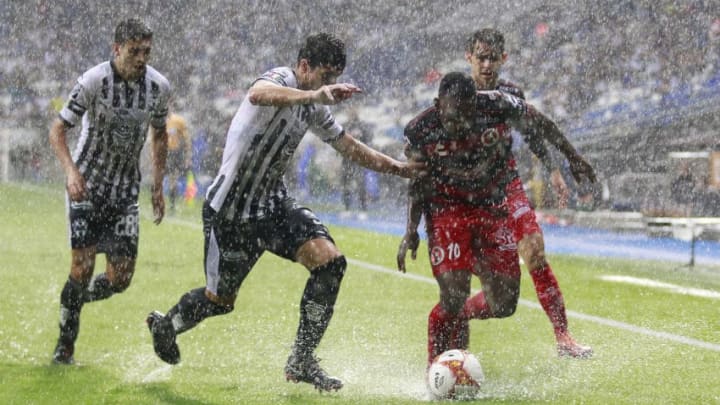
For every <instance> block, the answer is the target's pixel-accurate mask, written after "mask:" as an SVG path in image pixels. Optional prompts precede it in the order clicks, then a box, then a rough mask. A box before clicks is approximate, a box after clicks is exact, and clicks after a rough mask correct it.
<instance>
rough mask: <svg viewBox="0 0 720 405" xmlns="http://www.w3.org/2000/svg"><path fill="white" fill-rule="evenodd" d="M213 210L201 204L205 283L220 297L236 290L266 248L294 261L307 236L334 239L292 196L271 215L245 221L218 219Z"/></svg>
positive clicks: (207, 205) (312, 214)
mask: <svg viewBox="0 0 720 405" xmlns="http://www.w3.org/2000/svg"><path fill="white" fill-rule="evenodd" d="M215 214H216V213H215V211H214V210H213V209H212V207H210V203H209V202H208V201H206V202H205V204H204V206H203V233H204V235H205V279H206V282H207V285H206V287H207V289H208V291H210V292H212V293H213V294H215V295H218V296H221V297H228V296H233V295H236V294H237V291H238V289H239V288H240V285H241V284H242V282H243V280H244V279H245V277H246V276H247V275H248V274H249V273H250V270H251V269H252V267H253V266H254V265H255V263H256V262H257V260H258V259H259V258H260V256H261V255H262V254H263V252H265V251H266V250H268V251H270V252H272V253H274V254H276V255H278V256H280V257H284V258H285V259H288V260H291V261H295V255H296V254H297V251H298V249H300V246H302V245H303V244H304V243H305V242H307V241H309V240H312V239H317V238H324V239H327V240H329V241H331V242H333V243H334V241H333V239H332V237H330V232H329V231H328V229H327V227H325V225H323V224H322V222H320V220H319V219H318V218H317V216H315V214H314V213H313V212H312V211H311V210H310V209H308V208H305V207H299V206H297V204H295V201H294V200H292V199H288V200H287V201H286V203H285V204H282V207H281V208H278V209H277V210H276V211H275V212H274V213H273V215H271V216H268V217H265V218H263V219H258V220H253V221H249V222H226V221H221V220H219V219H218V218H216V215H215Z"/></svg>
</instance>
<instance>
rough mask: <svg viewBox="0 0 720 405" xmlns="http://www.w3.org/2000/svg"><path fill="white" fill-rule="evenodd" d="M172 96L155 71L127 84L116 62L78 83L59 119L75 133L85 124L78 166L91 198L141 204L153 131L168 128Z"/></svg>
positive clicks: (90, 72)
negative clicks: (146, 148) (143, 163)
mask: <svg viewBox="0 0 720 405" xmlns="http://www.w3.org/2000/svg"><path fill="white" fill-rule="evenodd" d="M170 92H171V89H170V83H169V82H168V80H167V79H166V78H165V77H164V76H163V75H162V74H160V73H159V72H158V71H157V70H155V69H153V68H152V67H150V66H147V67H146V70H145V75H143V76H141V77H140V78H138V79H137V80H135V81H132V82H128V81H125V80H123V79H122V78H121V77H120V75H118V73H117V71H116V70H115V67H114V65H113V63H112V62H104V63H101V64H99V65H97V66H95V67H93V68H92V69H90V70H88V71H87V72H85V73H83V74H82V76H80V78H78V80H77V83H76V84H75V87H74V88H73V90H72V92H71V93H70V97H69V99H68V102H67V104H66V105H65V107H64V108H63V109H62V110H61V111H60V118H61V119H62V120H63V121H65V123H66V124H67V125H68V126H71V127H72V126H75V125H77V123H78V121H80V119H82V129H81V132H80V138H79V140H78V143H77V146H76V148H75V151H74V152H73V161H74V162H75V165H76V166H77V167H78V169H79V170H80V173H82V175H83V177H84V178H85V182H86V187H87V190H88V193H89V195H90V196H92V197H95V198H103V199H109V200H119V199H128V198H131V199H133V198H134V199H137V197H138V194H139V192H140V151H141V150H142V147H143V145H144V143H145V138H146V137H147V133H148V125H152V126H153V127H155V128H162V127H164V126H165V118H166V117H167V113H168V100H169V98H170Z"/></svg>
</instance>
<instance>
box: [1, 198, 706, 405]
mask: <svg viewBox="0 0 720 405" xmlns="http://www.w3.org/2000/svg"><path fill="white" fill-rule="evenodd" d="M64 209H65V208H64V197H63V194H62V192H61V191H60V190H59V189H58V188H53V187H37V186H33V187H28V186H20V185H7V184H4V185H0V240H2V243H0V297H1V299H0V403H2V404H28V403H31V404H66V403H67V404H99V403H110V404H116V403H117V404H234V403H238V404H245V403H247V404H414V403H424V402H427V399H426V396H425V386H424V370H425V355H426V354H425V339H426V323H427V314H428V312H429V311H430V309H431V307H432V306H433V305H434V304H435V303H436V301H437V287H436V286H435V285H434V282H433V281H432V280H431V279H430V278H429V275H430V273H429V265H428V263H427V256H426V254H425V252H424V251H421V252H420V257H419V258H418V261H417V262H410V263H409V271H410V273H409V274H410V276H409V277H401V276H400V275H399V274H398V273H397V272H394V271H393V269H394V261H395V250H396V246H397V244H398V242H399V238H398V237H395V236H388V235H382V234H377V233H371V232H366V231H361V230H355V229H346V228H337V227H333V228H331V231H332V233H333V236H334V237H335V239H336V242H337V244H338V246H339V247H340V248H341V250H342V251H343V252H344V253H345V255H346V256H347V257H348V259H349V260H350V264H349V267H348V271H347V273H346V277H345V280H344V282H343V287H342V289H341V292H340V297H339V299H338V303H337V306H336V310H335V317H334V318H333V321H332V323H331V325H330V328H329V329H328V332H327V334H326V336H325V338H324V339H323V342H322V344H321V346H320V348H319V349H318V356H319V357H320V358H321V359H323V360H322V363H321V364H322V365H323V366H324V367H325V368H326V369H327V370H328V372H329V373H330V374H333V375H336V376H338V377H340V378H342V379H343V380H344V382H345V387H344V388H343V389H342V390H340V391H339V392H336V393H322V394H321V393H318V392H316V391H315V390H313V389H312V387H310V386H309V385H306V384H292V383H288V382H286V381H285V379H284V375H283V366H284V364H285V360H286V358H287V355H288V352H289V348H290V345H291V343H292V340H293V337H294V334H295V329H296V327H297V317H298V304H299V300H300V295H301V292H302V289H303V286H304V283H305V280H306V277H307V273H306V271H305V270H304V269H302V268H301V267H300V266H299V265H297V264H292V263H288V262H286V261H283V260H280V259H278V258H275V257H273V256H272V255H269V254H268V255H266V256H265V257H263V258H262V259H261V261H260V263H259V264H258V265H257V267H256V268H255V269H254V271H253V272H252V273H251V274H250V276H249V277H248V278H247V280H246V281H245V283H244V285H243V287H242V288H241V290H240V295H239V297H238V300H237V302H236V309H235V311H234V312H232V313H231V314H228V315H225V316H221V317H216V318H211V319H208V320H206V321H205V322H203V323H202V324H200V325H199V326H198V327H197V328H195V329H193V330H192V331H190V332H188V333H186V334H183V335H181V336H180V337H179V339H178V342H179V344H180V348H181V351H182V356H183V360H182V362H181V363H180V364H179V365H177V366H174V367H171V366H168V365H165V364H164V363H162V362H161V361H160V360H159V359H157V358H156V357H155V354H154V353H153V349H152V344H151V340H150V335H149V333H148V331H147V328H146V326H145V323H144V319H145V316H146V315H147V313H148V312H149V311H151V310H153V309H158V310H161V311H163V312H164V311H166V310H167V309H168V308H169V307H170V306H171V305H173V304H174V303H175V302H177V300H178V298H179V297H180V296H181V295H182V294H183V293H185V292H186V291H187V290H189V289H191V288H196V287H200V286H202V285H203V284H204V277H203V273H202V262H201V260H202V234H201V231H200V220H199V215H198V214H197V211H198V210H197V207H196V208H195V209H194V210H191V212H187V211H186V212H185V213H183V214H181V215H178V216H176V217H174V218H168V219H167V220H166V221H165V222H164V223H163V224H161V225H160V226H155V225H153V224H152V223H151V222H150V221H149V220H147V217H148V216H149V215H148V213H149V212H150V209H149V206H147V204H146V205H144V206H143V207H142V210H143V211H142V212H143V213H145V214H146V215H145V216H144V218H145V219H144V220H143V221H142V223H141V236H140V238H141V240H140V252H139V261H138V265H137V271H136V274H135V277H134V279H133V283H132V285H131V287H130V288H129V289H128V290H127V291H126V292H125V293H123V294H119V295H117V296H114V297H112V298H111V299H109V300H106V301H101V302H97V303H92V304H89V305H87V306H85V308H84V310H83V313H82V318H81V330H80V337H79V339H78V342H77V346H76V352H75V360H76V363H77V364H76V365H74V366H54V365H51V364H50V358H51V354H52V350H53V347H54V344H55V340H56V338H57V333H58V331H57V322H58V305H59V294H60V289H61V288H62V285H63V284H64V282H65V280H66V278H67V274H68V270H69V263H70V255H69V247H68V241H67V236H66V234H67V231H66V219H65V215H64ZM423 247H424V244H423ZM550 261H551V263H552V265H553V268H554V270H555V273H556V276H557V277H558V280H559V282H560V286H561V288H562V290H563V293H564V296H565V301H566V305H567V308H568V310H570V311H571V317H570V329H571V331H572V333H573V334H574V336H575V337H576V338H577V339H578V340H579V341H581V342H582V343H585V344H589V345H592V346H593V348H594V349H595V353H596V354H595V356H594V358H592V359H590V360H585V361H578V360H567V359H559V358H558V357H557V355H556V353H555V350H554V349H555V346H554V339H553V336H552V330H551V327H550V323H549V322H548V320H547V318H546V317H545V314H544V313H543V312H542V311H541V310H540V309H539V307H537V306H536V305H533V303H537V299H536V297H535V294H534V290H533V288H532V285H531V282H530V279H529V277H528V275H527V272H526V271H525V270H523V287H522V297H521V299H522V301H521V305H520V306H519V307H518V310H517V312H516V314H515V315H513V316H512V317H511V318H508V319H502V320H489V321H473V322H472V323H471V331H472V332H471V333H472V334H471V344H470V351H472V352H473V353H475V354H476V355H477V356H478V358H479V359H480V361H481V363H482V365H483V368H484V371H485V374H486V382H485V384H484V386H483V390H482V392H483V393H482V397H481V398H479V399H478V400H477V403H521V404H532V403H588V404H620V403H627V404H640V403H643V404H659V403H688V404H707V403H720V316H719V315H720V311H719V310H718V307H719V305H718V304H720V302H719V300H718V299H717V298H712V297H711V298H706V297H696V296H692V295H686V294H678V293H673V292H671V291H667V290H659V289H653V288H650V287H640V286H633V285H629V284H620V283H611V282H607V281H603V280H601V279H600V278H599V276H602V275H626V276H633V277H640V278H652V279H655V280H658V281H662V282H666V283H673V284H677V285H681V286H683V287H693V288H702V289H707V290H711V291H720V276H719V275H720V271H718V269H710V270H697V271H689V270H674V269H673V268H674V267H676V266H674V265H673V264H670V263H660V262H647V261H629V260H615V259H612V260H611V259H598V258H587V257H573V256H552V257H550ZM103 268H104V260H103V259H102V258H101V259H100V260H98V262H97V268H96V272H97V271H102V269H103Z"/></svg>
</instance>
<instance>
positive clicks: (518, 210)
mask: <svg viewBox="0 0 720 405" xmlns="http://www.w3.org/2000/svg"><path fill="white" fill-rule="evenodd" d="M507 58H508V54H507V52H505V38H504V36H503V34H502V33H501V32H499V31H497V30H495V29H482V30H479V31H476V32H474V33H473V34H472V35H471V36H470V38H468V40H467V41H466V44H465V59H466V60H467V61H468V62H469V63H470V66H471V75H472V77H473V80H474V81H475V84H476V85H477V87H478V89H480V90H500V91H502V92H507V93H510V94H512V95H514V96H516V97H519V98H522V99H524V98H525V96H524V94H523V91H522V90H521V89H520V88H518V87H517V86H516V85H514V84H513V83H510V82H508V81H505V80H503V79H500V78H499V73H500V68H501V67H502V65H503V64H504V63H505V61H507ZM532 133H537V134H539V135H540V136H541V137H542V136H543V134H547V133H549V132H548V131H545V130H544V129H543V128H539V127H537V126H530V127H529V128H527V129H526V130H525V131H524V132H523V133H522V134H523V136H524V137H525V139H526V140H529V142H528V145H529V147H530V148H531V150H532V151H533V152H534V153H535V154H536V155H538V157H539V158H540V160H541V161H542V162H543V164H544V166H545V168H546V169H548V170H549V171H551V184H552V185H553V188H554V189H555V190H556V192H558V194H559V197H560V198H559V201H560V203H561V205H562V204H564V203H565V202H566V201H567V187H566V185H565V182H564V181H563V178H562V176H561V174H560V170H559V169H558V168H557V167H556V165H554V164H553V162H552V159H550V158H549V155H548V153H547V151H546V149H545V148H544V145H542V139H538V138H534V139H533V138H532V136H530V134H532ZM547 140H548V141H550V143H551V144H553V145H554V146H555V147H556V148H557V149H558V150H560V152H562V153H563V154H564V155H565V157H567V158H568V161H569V163H570V165H571V168H572V169H573V173H580V174H581V175H582V176H583V177H586V178H588V179H590V180H591V181H595V175H594V173H593V171H592V168H590V166H589V165H588V164H587V163H586V162H585V161H584V160H582V159H577V153H576V152H575V150H574V148H573V147H572V145H570V143H569V142H568V141H567V138H565V137H564V136H562V135H560V136H557V137H555V138H553V139H547ZM538 141H540V143H538ZM509 158H510V159H511V164H512V165H515V162H514V160H513V159H514V158H513V157H512V156H510V157H509ZM573 166H574V167H573ZM576 180H580V179H578V178H577V176H576ZM506 194H507V197H508V206H509V207H510V211H509V212H508V214H509V219H510V222H511V226H512V229H513V234H514V236H515V240H516V241H517V243H518V253H519V254H520V257H522V259H523V261H524V262H525V264H526V266H527V267H528V270H529V273H530V276H531V277H532V280H533V283H534V284H535V291H536V293H537V296H538V300H539V301H540V305H541V306H542V308H543V309H544V310H545V313H546V314H547V316H548V318H549V319H550V322H551V323H552V325H553V330H554V332H555V338H556V341H557V350H558V354H559V355H560V356H567V357H574V358H588V357H591V356H592V348H590V347H588V346H583V345H580V344H578V343H577V342H576V341H575V340H574V339H573V338H572V336H571V335H570V332H569V331H568V322H567V315H566V313H565V304H564V299H563V295H562V292H561V291H560V286H559V285H558V282H557V279H556V278H555V275H554V274H553V271H552V268H551V267H550V264H549V263H548V262H547V260H546V258H545V240H544V238H543V233H542V229H541V228H540V225H539V224H538V223H537V219H536V217H535V211H534V209H533V208H532V206H531V205H530V202H529V200H528V198H527V195H526V194H525V191H524V189H523V184H522V180H521V179H520V177H519V176H518V177H515V178H514V179H513V181H512V182H510V183H509V184H508V185H507V188H506Z"/></svg>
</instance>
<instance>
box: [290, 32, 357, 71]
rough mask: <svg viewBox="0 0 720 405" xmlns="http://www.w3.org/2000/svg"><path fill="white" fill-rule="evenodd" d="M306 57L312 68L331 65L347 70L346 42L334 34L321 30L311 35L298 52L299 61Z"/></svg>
mask: <svg viewBox="0 0 720 405" xmlns="http://www.w3.org/2000/svg"><path fill="white" fill-rule="evenodd" d="M300 59H306V60H307V61H308V64H309V65H310V67H312V68H316V67H319V66H331V67H333V68H335V69H338V70H345V61H346V59H347V57H346V55H345V43H343V41H341V40H340V39H338V38H337V37H335V36H334V35H332V34H328V33H324V32H321V33H319V34H314V35H310V36H308V37H307V38H306V39H305V44H304V45H303V46H302V48H300V52H298V58H297V61H298V62H300Z"/></svg>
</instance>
